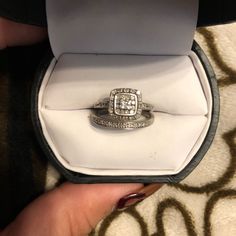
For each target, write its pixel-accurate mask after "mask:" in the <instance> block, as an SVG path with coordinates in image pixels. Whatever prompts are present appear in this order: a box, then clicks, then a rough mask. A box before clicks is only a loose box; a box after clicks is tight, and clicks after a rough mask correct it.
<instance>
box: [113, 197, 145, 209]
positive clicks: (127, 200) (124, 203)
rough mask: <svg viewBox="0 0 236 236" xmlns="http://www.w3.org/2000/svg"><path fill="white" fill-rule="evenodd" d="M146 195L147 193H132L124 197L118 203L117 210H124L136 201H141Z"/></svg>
mask: <svg viewBox="0 0 236 236" xmlns="http://www.w3.org/2000/svg"><path fill="white" fill-rule="evenodd" d="M145 197H146V194H145V193H130V194H128V195H126V196H124V197H122V198H121V199H120V200H119V201H118V203H117V205H116V209H117V210H124V209H126V208H127V207H129V206H132V205H134V204H135V203H138V202H141V201H142V200H143V199H144V198H145Z"/></svg>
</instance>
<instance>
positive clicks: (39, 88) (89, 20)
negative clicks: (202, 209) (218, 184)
mask: <svg viewBox="0 0 236 236" xmlns="http://www.w3.org/2000/svg"><path fill="white" fill-rule="evenodd" d="M197 13H198V1H197V0H188V1H186V0H148V1H147V0H135V1H134V0H77V1H73V2H68V1H66V0H48V1H47V19H48V30H49V38H50V43H51V48H52V51H53V56H52V55H48V56H47V57H46V59H45V60H44V61H43V63H42V65H41V66H40V68H39V73H38V74H37V78H36V82H35V86H34V90H33V105H32V116H33V123H34V127H35V131H36V135H37V137H38V140H39V142H40V144H41V146H42V148H43V150H44V151H45V153H46V155H47V157H48V158H49V159H50V160H51V162H52V163H53V164H54V166H55V167H56V168H57V169H58V170H59V172H60V173H62V174H63V175H64V176H65V177H66V178H67V179H68V180H70V181H72V182H76V183H98V182H100V183H101V182H143V183H151V182H179V181H180V180H182V179H184V178H185V177H186V176H187V175H188V174H189V173H190V172H191V171H192V170H193V169H194V168H195V167H196V166H197V165H198V163H199V162H200V161H201V160H202V158H203V157H204V155H205V154H206V152H207V150H208V149H209V147H210V145H211V142H212V140H213V138H214V135H215V131H216V127H217V123H218V117H219V94H218V88H217V84H216V78H215V75H214V72H213V71H212V68H211V65H210V64H209V62H208V60H207V58H206V56H205V55H204V53H203V51H202V50H201V48H200V47H199V46H198V45H197V44H196V43H195V42H193V36H194V31H195V28H196V22H197ZM115 88H134V89H138V90H140V91H141V92H142V97H143V101H144V102H146V103H150V104H152V105H154V116H155V121H154V123H153V124H152V125H151V126H149V127H146V128H141V129H134V130H132V131H130V130H128V131H127V130H115V129H114V130H112V129H101V128H96V127H94V126H92V125H91V123H90V119H89V115H90V112H91V108H92V107H93V104H94V103H96V102H97V101H99V100H101V99H103V98H105V97H109V94H110V91H111V90H112V89H115Z"/></svg>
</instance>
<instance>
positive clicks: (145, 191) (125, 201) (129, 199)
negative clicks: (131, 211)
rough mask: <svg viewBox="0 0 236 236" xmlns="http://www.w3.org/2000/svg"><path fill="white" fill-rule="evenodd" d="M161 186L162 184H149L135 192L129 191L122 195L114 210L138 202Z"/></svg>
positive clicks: (122, 208)
mask: <svg viewBox="0 0 236 236" xmlns="http://www.w3.org/2000/svg"><path fill="white" fill-rule="evenodd" d="M161 186H162V184H149V185H147V186H145V187H144V188H142V189H140V190H139V191H138V192H137V193H130V194H128V195H126V196H124V197H122V198H121V199H120V200H119V201H118V203H117V205H116V210H124V209H126V208H128V207H130V206H132V205H134V204H136V203H138V202H141V201H143V200H144V199H145V198H147V197H149V196H150V195H152V194H153V193H154V192H156V191H157V190H158V189H159V188H160V187H161Z"/></svg>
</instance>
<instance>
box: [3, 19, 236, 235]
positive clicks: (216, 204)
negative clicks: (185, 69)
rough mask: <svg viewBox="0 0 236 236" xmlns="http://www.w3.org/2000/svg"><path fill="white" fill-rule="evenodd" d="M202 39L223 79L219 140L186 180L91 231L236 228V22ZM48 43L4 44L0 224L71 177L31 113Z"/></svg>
mask: <svg viewBox="0 0 236 236" xmlns="http://www.w3.org/2000/svg"><path fill="white" fill-rule="evenodd" d="M196 40H197V42H198V43H199V44H200V46H201V47H202V48H203V50H204V51H205V53H206V54H207V56H208V58H209V59H210V61H211V63H212V65H213V67H214V70H215V72H216V75H217V78H218V82H219V87H220V95H221V115H220V122H219V127H218V131H217V134H216V137H215V140H214V142H213V145H212V146H211V148H210V150H209V151H208V153H207V155H206V156H205V158H204V159H203V161H202V162H201V163H200V165H199V166H198V167H197V168H196V169H195V170H194V171H193V172H192V173H191V175H190V176H188V177H187V178H186V179H185V180H184V181H183V182H181V183H180V184H176V185H164V186H163V187H162V188H161V189H160V190H159V191H157V192H156V193H155V194H153V195H152V196H150V197H149V198H148V199H146V200H145V201H143V202H141V203H139V204H138V205H136V206H134V207H132V208H130V209H128V210H125V211H123V212H114V213H112V214H111V215H110V216H108V217H107V218H106V219H104V220H103V221H102V222H100V224H98V226H97V227H96V229H95V230H94V232H92V233H91V235H94V236H97V235H99V236H104V235H106V236H121V235H122V236H124V235H125V236H136V235H137V236H139V235H142V236H149V235H150V236H164V235H167V236H185V235H190V236H195V235H199V236H209V235H213V236H218V235H219V236H224V235H226V236H234V235H236V224H235V222H236V173H235V172H236V63H235V62H236V24H229V25H222V26H215V27H208V28H200V29H198V32H197V33H196ZM46 47H47V44H46V45H45V44H42V45H38V46H33V47H24V48H23V47H22V48H20V47H19V48H12V49H7V50H4V51H0V189H1V194H0V211H1V214H0V227H4V226H5V225H7V224H8V223H9V222H10V221H11V220H12V219H14V217H15V216H16V215H17V214H18V212H19V211H21V209H22V208H23V207H24V206H25V205H26V204H28V203H29V202H30V201H32V200H33V199H34V198H35V197H37V196H38V195H40V194H42V193H43V192H44V191H47V190H48V189H51V188H53V187H54V186H55V185H56V184H58V183H59V182H61V181H63V179H62V178H61V177H60V175H59V174H58V173H57V172H56V171H55V170H54V169H53V168H52V167H51V166H50V165H49V164H48V162H47V160H46V158H45V156H44V155H43V153H42V152H41V150H40V148H39V147H38V144H37V142H36V140H35V138H34V134H33V130H32V125H31V120H30V95H31V94H30V92H31V84H32V81H33V75H34V73H35V70H36V67H37V65H38V63H39V61H40V59H41V57H42V53H43V51H44V50H45V48H46Z"/></svg>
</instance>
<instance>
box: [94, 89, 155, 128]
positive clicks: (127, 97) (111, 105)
mask: <svg viewBox="0 0 236 236" xmlns="http://www.w3.org/2000/svg"><path fill="white" fill-rule="evenodd" d="M93 108H94V109H93V112H92V114H91V115H90V119H91V122H92V124H95V125H98V126H100V127H105V128H115V129H135V128H143V127H147V126H149V125H151V124H152V123H153V121H154V116H153V114H152V112H151V110H153V106H152V105H151V104H148V103H144V102H143V101H142V95H141V92H140V91H139V90H137V89H131V88H116V89H113V90H112V91H111V92H110V97H109V98H104V99H103V100H102V101H100V102H97V103H96V104H94V106H93Z"/></svg>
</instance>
